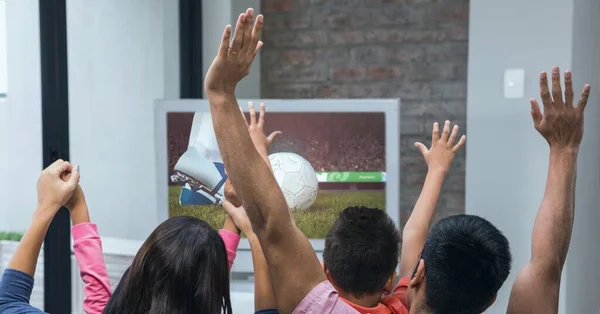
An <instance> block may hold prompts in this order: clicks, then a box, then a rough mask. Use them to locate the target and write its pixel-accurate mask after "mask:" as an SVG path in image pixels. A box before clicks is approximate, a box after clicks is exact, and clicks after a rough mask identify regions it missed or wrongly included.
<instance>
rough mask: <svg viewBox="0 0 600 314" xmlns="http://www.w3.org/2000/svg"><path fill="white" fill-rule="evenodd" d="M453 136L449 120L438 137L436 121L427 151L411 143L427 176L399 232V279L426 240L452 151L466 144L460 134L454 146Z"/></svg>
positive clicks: (414, 262) (408, 271)
mask: <svg viewBox="0 0 600 314" xmlns="http://www.w3.org/2000/svg"><path fill="white" fill-rule="evenodd" d="M457 136H458V125H455V126H454V128H452V133H450V121H446V123H444V129H443V131H442V135H441V136H440V129H439V126H438V123H437V122H436V123H434V124H433V132H432V135H431V148H429V149H427V147H426V146H425V145H423V144H422V143H418V142H417V143H415V146H416V147H417V148H418V149H419V151H420V152H421V154H422V155H423V158H424V159H425V162H426V163H427V176H426V177H425V183H423V189H422V190H421V195H419V199H418V200H417V203H416V204H415V207H414V209H413V211H412V213H411V214H410V218H408V221H407V222H406V225H405V226H404V230H403V231H402V253H401V255H400V256H401V257H400V277H407V276H411V274H412V272H413V271H414V269H415V266H416V265H417V263H418V261H419V254H420V253H421V250H422V249H423V246H424V245H425V241H426V240H427V235H428V234H429V226H430V225H431V220H432V219H433V215H434V214H435V207H436V206H437V203H438V199H439V198H440V192H441V190H442V186H443V185H444V178H445V177H446V173H448V170H449V169H450V165H451V164H452V160H453V159H454V156H455V155H456V152H457V151H458V150H459V149H460V148H461V147H462V146H463V145H464V144H465V141H466V137H465V136H464V135H463V136H462V137H461V138H460V140H459V141H458V143H456V144H455V142H456V137H457Z"/></svg>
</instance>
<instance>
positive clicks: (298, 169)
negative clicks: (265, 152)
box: [269, 153, 319, 210]
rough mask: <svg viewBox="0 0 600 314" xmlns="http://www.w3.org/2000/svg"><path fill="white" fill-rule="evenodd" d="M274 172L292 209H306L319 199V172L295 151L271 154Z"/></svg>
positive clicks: (270, 158)
mask: <svg viewBox="0 0 600 314" xmlns="http://www.w3.org/2000/svg"><path fill="white" fill-rule="evenodd" d="M269 160H270V161H271V166H272V167H273V174H274V175H275V179H276V180H277V183H278V184H279V187H280V188H281V191H282V192H283V196H284V197H285V201H286V202H287V204H288V207H289V208H290V209H291V210H306V209H308V208H309V207H310V206H311V205H312V204H313V203H314V202H315V200H316V199H317V192H318V191H319V181H318V180H317V173H316V172H315V169H314V168H313V167H312V166H311V165H310V163H309V162H308V161H307V160H306V159H304V158H302V156H300V155H297V154H294V153H275V154H271V155H269Z"/></svg>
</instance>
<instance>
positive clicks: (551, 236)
mask: <svg viewBox="0 0 600 314" xmlns="http://www.w3.org/2000/svg"><path fill="white" fill-rule="evenodd" d="M540 92H541V98H542V103H543V106H544V113H543V114H542V113H541V111H540V107H539V105H538V103H537V101H536V100H535V99H532V100H531V115H532V117H533V124H534V126H535V129H536V130H537V131H538V132H539V133H540V134H541V135H542V136H543V137H544V138H545V139H546V141H548V144H550V163H549V168H548V178H547V180H546V191H545V193H544V199H543V200H542V204H541V206H540V209H539V211H538V214H537V217H536V219H535V224H534V226H533V235H532V239H531V259H530V260H529V263H528V264H527V265H526V266H525V267H524V268H523V269H522V270H521V272H520V273H519V275H518V276H517V279H516V280H515V283H514V284H513V287H512V291H511V295H510V301H509V303H508V313H514V314H518V313H548V314H552V313H558V298H559V290H560V281H561V273H562V270H563V267H564V264H565V260H566V258H567V252H568V250H569V242H570V240H571V232H572V229H573V216H574V210H575V199H574V196H575V195H574V194H575V178H576V170H577V153H578V151H579V144H580V143H581V140H582V137H583V111H584V109H585V106H586V104H587V100H588V97H589V94H590V86H589V85H585V87H584V88H583V93H582V94H581V98H580V100H579V103H578V105H577V107H574V104H573V84H572V82H571V72H569V71H567V72H565V93H564V94H565V99H564V100H563V97H562V91H561V84H560V72H559V69H558V67H554V68H553V69H552V94H551V93H550V91H549V88H548V80H547V75H546V73H545V72H542V74H541V75H540Z"/></svg>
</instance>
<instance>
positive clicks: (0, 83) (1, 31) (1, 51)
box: [0, 0, 8, 98]
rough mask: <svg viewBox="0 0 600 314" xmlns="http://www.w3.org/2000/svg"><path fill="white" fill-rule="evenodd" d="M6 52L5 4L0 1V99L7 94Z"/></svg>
mask: <svg viewBox="0 0 600 314" xmlns="http://www.w3.org/2000/svg"><path fill="white" fill-rule="evenodd" d="M6 50H7V49H6V2H5V1H3V0H0V98H3V97H6V94H7V92H8V75H7V69H6V68H7V66H8V63H7V61H6Z"/></svg>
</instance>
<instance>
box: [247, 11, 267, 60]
mask: <svg viewBox="0 0 600 314" xmlns="http://www.w3.org/2000/svg"><path fill="white" fill-rule="evenodd" d="M263 19H264V17H263V16H262V14H259V15H258V16H257V17H256V21H255V22H254V27H253V28H252V37H251V39H250V45H249V50H248V51H249V52H253V53H254V54H255V55H256V53H257V52H258V50H259V49H260V47H261V46H262V42H261V41H260V36H261V34H262V29H263Z"/></svg>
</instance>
